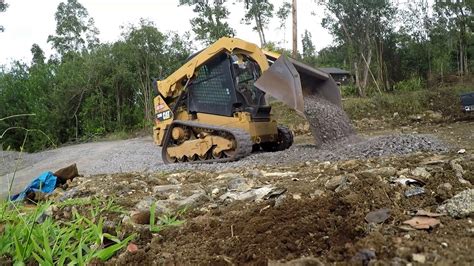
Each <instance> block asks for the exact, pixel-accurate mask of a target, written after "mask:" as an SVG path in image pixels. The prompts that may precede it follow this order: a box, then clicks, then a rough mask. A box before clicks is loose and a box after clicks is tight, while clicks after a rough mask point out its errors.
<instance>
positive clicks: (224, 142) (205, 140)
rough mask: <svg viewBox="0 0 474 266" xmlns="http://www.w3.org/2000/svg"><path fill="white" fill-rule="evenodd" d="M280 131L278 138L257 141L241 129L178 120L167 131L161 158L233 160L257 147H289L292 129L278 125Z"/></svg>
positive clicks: (202, 160)
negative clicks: (276, 139)
mask: <svg viewBox="0 0 474 266" xmlns="http://www.w3.org/2000/svg"><path fill="white" fill-rule="evenodd" d="M278 133H279V134H278V141H277V142H270V143H262V144H260V145H258V144H254V143H253V142H252V141H251V137H250V135H249V133H247V132H246V131H244V130H242V129H238V128H230V127H221V126H213V125H209V124H202V123H197V122H193V121H180V120H176V121H174V122H173V123H172V124H171V125H170V127H169V129H168V130H167V133H166V135H165V138H164V145H163V147H162V158H163V161H164V162H165V163H179V162H189V163H214V162H230V161H236V160H239V159H241V158H243V157H246V156H248V155H250V153H252V151H253V150H255V147H258V149H260V147H261V148H262V149H263V150H264V151H279V150H285V149H287V148H289V147H290V146H291V144H292V143H293V135H292V134H291V132H290V131H289V130H288V129H286V128H284V127H279V128H278Z"/></svg>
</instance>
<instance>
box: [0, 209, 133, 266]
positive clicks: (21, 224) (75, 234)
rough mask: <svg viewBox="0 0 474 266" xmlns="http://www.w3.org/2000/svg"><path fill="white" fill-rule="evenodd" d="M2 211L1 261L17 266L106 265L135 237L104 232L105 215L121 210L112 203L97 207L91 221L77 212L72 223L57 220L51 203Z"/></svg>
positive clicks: (74, 213) (0, 228)
mask: <svg viewBox="0 0 474 266" xmlns="http://www.w3.org/2000/svg"><path fill="white" fill-rule="evenodd" d="M76 203H77V202H76ZM63 206H67V204H63ZM0 210H1V213H0V261H6V262H7V263H8V262H10V263H12V262H14V264H15V265H25V264H28V263H31V262H37V263H39V264H40V265H64V264H71V265H86V264H88V263H90V262H92V261H93V260H102V261H105V260H108V259H109V258H110V257H112V256H113V255H114V254H115V253H116V252H117V251H119V250H121V249H123V248H124V247H126V246H127V245H128V243H129V242H130V241H131V240H132V239H133V238H134V237H135V235H130V236H128V237H126V238H125V239H122V240H121V239H119V238H118V237H117V236H114V235H112V234H109V233H104V232H103V226H104V218H102V217H100V216H101V214H102V213H103V212H105V211H118V210H119V208H118V207H116V206H114V204H113V202H112V201H108V202H106V203H105V204H104V206H101V205H98V204H95V205H94V206H93V207H92V208H91V210H90V217H87V216H86V215H82V214H80V213H79V212H78V211H77V210H76V209H75V208H73V209H72V219H71V220H70V221H63V220H55V219H53V217H52V211H51V202H43V203H39V204H37V205H35V206H33V208H32V207H28V206H27V205H21V204H18V203H12V202H2V203H0ZM99 217H100V218H99Z"/></svg>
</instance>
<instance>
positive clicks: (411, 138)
mask: <svg viewBox="0 0 474 266" xmlns="http://www.w3.org/2000/svg"><path fill="white" fill-rule="evenodd" d="M416 151H436V152H443V151H447V147H446V146H445V145H444V144H443V143H442V142H440V141H439V140H437V139H436V138H435V137H434V136H431V135H406V134H405V135H387V136H379V137H373V138H367V139H364V138H358V139H356V140H354V139H352V138H351V139H348V140H346V141H342V142H340V143H338V144H337V145H332V146H329V147H328V146H323V147H322V148H320V149H318V148H317V147H316V146H315V145H310V144H299V145H294V146H293V147H291V148H290V149H288V150H286V151H281V152H273V153H257V154H252V155H251V156H249V157H247V158H244V159H242V160H240V161H237V162H231V163H214V164H187V163H186V164H173V165H164V164H163V162H162V160H161V150H160V148H159V147H157V146H155V145H154V143H153V140H152V139H151V138H150V137H147V138H135V139H129V140H119V141H104V142H93V143H86V144H79V145H72V146H66V147H62V148H59V149H55V150H50V151H44V152H39V153H33V154H26V153H25V154H20V153H17V152H5V151H0V161H1V162H2V164H1V165H0V175H2V176H1V177H0V181H1V186H0V196H1V197H4V196H5V195H6V194H7V191H8V184H9V180H11V178H12V176H13V173H12V172H13V170H14V169H15V165H18V167H17V169H19V170H17V171H16V173H15V182H14V186H13V189H12V191H13V193H16V192H18V191H20V190H21V189H22V188H23V187H24V186H25V185H27V184H28V183H29V182H30V181H31V180H32V179H33V178H34V177H36V176H38V175H39V174H40V173H42V172H44V171H55V170H57V169H59V168H62V167H65V166H68V165H70V164H72V163H76V164H77V167H78V169H79V173H80V174H82V175H85V176H88V175H94V174H105V173H120V172H135V171H140V172H141V171H145V172H146V171H176V170H193V169H195V170H207V171H225V170H229V169H233V168H240V167H245V168H249V167H258V166H261V165H285V164H294V163H298V162H306V161H310V160H319V161H333V160H345V159H353V158H354V159H362V158H368V157H377V156H389V155H403V154H409V153H413V152H416ZM19 156H20V158H19ZM18 158H19V159H18Z"/></svg>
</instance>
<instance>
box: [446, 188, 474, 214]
mask: <svg viewBox="0 0 474 266" xmlns="http://www.w3.org/2000/svg"><path fill="white" fill-rule="evenodd" d="M438 212H444V213H448V215H449V216H451V217H454V218H464V217H468V216H472V215H473V214H474V189H468V190H464V191H463V192H460V193H458V194H456V195H455V196H454V197H452V198H451V199H449V200H447V201H446V203H444V204H443V205H441V206H439V207H438Z"/></svg>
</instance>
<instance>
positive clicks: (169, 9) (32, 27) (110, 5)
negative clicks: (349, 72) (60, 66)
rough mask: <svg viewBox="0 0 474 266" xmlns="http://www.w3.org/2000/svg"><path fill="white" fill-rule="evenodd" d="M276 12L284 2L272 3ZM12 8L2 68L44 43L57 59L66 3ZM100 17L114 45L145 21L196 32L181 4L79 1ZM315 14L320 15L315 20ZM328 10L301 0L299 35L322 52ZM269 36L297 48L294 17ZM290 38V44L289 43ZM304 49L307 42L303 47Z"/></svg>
mask: <svg viewBox="0 0 474 266" xmlns="http://www.w3.org/2000/svg"><path fill="white" fill-rule="evenodd" d="M270 1H271V2H272V3H273V4H274V5H275V10H278V8H279V7H280V6H281V5H282V3H283V2H284V0H270ZM6 2H7V3H8V4H9V8H8V9H7V11H6V12H5V13H1V15H0V25H3V26H4V27H5V32H3V33H1V32H0V65H4V64H8V63H9V62H11V61H12V60H13V59H21V60H23V61H25V62H30V60H31V53H30V48H31V45H32V44H33V43H38V44H39V45H40V46H41V48H42V49H43V50H44V51H45V52H46V54H47V55H49V54H51V48H50V45H49V44H48V43H47V42H46V40H47V38H48V35H50V34H54V31H55V25H56V24H55V23H56V22H55V20H54V13H55V12H56V8H57V6H58V4H59V3H60V2H62V1H61V0H45V1H34V0H6ZM79 2H80V3H81V4H82V5H83V6H84V7H85V8H87V10H88V11H89V15H90V16H91V17H93V18H94V20H95V23H96V27H97V28H98V29H99V31H100V35H99V38H100V40H101V42H112V41H115V40H117V39H119V38H120V32H121V30H120V26H122V25H127V24H130V23H134V24H136V23H138V21H139V20H140V18H146V19H149V20H151V21H154V22H155V24H156V26H157V28H158V29H159V30H160V31H163V32H167V31H175V32H178V33H180V34H182V33H184V32H186V31H191V25H190V23H189V19H191V18H192V17H194V15H195V14H194V13H193V12H192V8H190V7H185V6H180V7H178V4H177V3H178V0H79ZM228 2H229V4H228V8H229V11H230V12H231V14H230V18H229V23H230V24H231V26H232V27H233V28H234V29H235V30H236V31H237V35H236V37H238V38H242V39H245V40H247V41H251V42H254V43H257V44H258V43H259V39H258V35H257V33H256V32H253V31H252V29H251V28H252V27H251V26H250V25H245V24H241V19H242V17H243V15H244V10H243V4H242V3H239V2H237V1H232V0H230V1H228ZM312 12H314V13H315V16H313V15H311V14H312ZM323 14H324V12H323V10H321V8H320V7H318V6H317V5H316V4H314V1H313V0H298V23H299V25H298V31H299V32H298V35H299V38H300V39H301V34H302V33H303V32H304V30H305V29H307V30H309V31H310V32H311V33H312V37H313V43H314V44H315V46H316V49H317V50H320V49H321V48H324V47H326V46H328V45H330V44H331V43H332V37H331V35H330V34H329V33H328V32H327V31H326V30H325V29H323V28H322V27H321V19H322V17H323ZM266 36H267V39H268V40H269V41H273V42H277V43H278V42H281V45H283V46H285V47H287V48H291V41H290V40H291V15H290V18H289V19H288V21H287V27H286V31H285V30H283V29H280V28H279V22H278V19H277V18H276V17H275V18H274V19H273V20H272V21H271V23H270V24H269V25H268V29H267V30H266ZM284 39H286V44H284V43H283V41H284ZM298 46H299V49H300V50H301V40H300V41H299V42H298Z"/></svg>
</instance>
